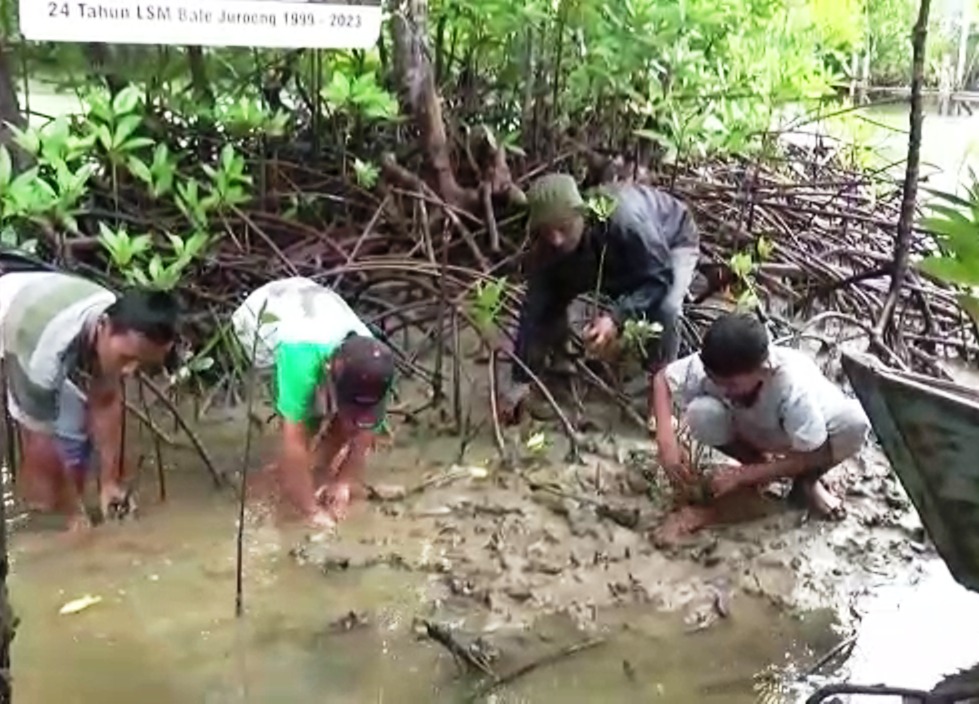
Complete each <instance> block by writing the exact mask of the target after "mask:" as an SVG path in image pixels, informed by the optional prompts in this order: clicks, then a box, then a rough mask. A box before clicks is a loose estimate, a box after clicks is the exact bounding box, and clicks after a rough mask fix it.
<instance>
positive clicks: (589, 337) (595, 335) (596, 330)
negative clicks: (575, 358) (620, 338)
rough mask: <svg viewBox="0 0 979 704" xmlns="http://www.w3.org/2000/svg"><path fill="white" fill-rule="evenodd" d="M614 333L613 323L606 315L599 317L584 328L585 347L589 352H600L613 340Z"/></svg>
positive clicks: (615, 329)
mask: <svg viewBox="0 0 979 704" xmlns="http://www.w3.org/2000/svg"><path fill="white" fill-rule="evenodd" d="M616 333H617V328H616V327H615V321H614V320H612V318H611V317H610V316H608V315H600V316H599V317H597V318H595V319H594V320H593V321H591V322H590V323H589V324H588V327H586V328H585V333H584V340H585V346H586V347H587V348H588V351H589V352H593V353H594V352H600V351H602V350H603V349H605V348H606V347H607V346H608V345H609V343H611V342H612V341H613V340H614V339H615V336H616Z"/></svg>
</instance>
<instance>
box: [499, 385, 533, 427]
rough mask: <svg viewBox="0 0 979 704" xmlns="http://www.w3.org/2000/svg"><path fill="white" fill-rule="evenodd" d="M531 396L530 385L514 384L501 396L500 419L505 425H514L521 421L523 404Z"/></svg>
mask: <svg viewBox="0 0 979 704" xmlns="http://www.w3.org/2000/svg"><path fill="white" fill-rule="evenodd" d="M529 395H530V384H513V385H512V386H511V387H510V388H508V389H506V390H505V391H503V393H501V394H500V408H499V418H500V422H501V423H503V424H504V425H512V424H514V423H516V422H517V421H518V420H519V419H520V411H521V408H522V407H523V402H524V401H525V400H527V397H528V396H529Z"/></svg>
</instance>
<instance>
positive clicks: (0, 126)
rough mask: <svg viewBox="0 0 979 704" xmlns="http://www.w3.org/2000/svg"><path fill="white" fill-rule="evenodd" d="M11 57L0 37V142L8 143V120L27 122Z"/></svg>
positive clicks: (19, 124)
mask: <svg viewBox="0 0 979 704" xmlns="http://www.w3.org/2000/svg"><path fill="white" fill-rule="evenodd" d="M11 59H12V52H11V51H10V50H9V49H7V45H6V41H5V40H4V39H3V38H2V37H0V144H9V140H10V130H9V129H8V128H7V123H8V122H9V123H10V124H12V125H15V126H17V127H23V126H24V125H25V124H26V123H27V120H26V119H25V118H24V114H23V113H22V112H21V111H20V103H19V102H18V100H17V82H16V81H15V80H14V72H13V69H12V68H11V65H12V63H13V62H12V61H11ZM12 156H13V154H12Z"/></svg>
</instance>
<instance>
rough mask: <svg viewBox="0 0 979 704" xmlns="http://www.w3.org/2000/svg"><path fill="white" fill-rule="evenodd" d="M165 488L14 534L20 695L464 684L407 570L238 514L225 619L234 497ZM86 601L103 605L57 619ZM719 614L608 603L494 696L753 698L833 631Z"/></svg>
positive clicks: (563, 629) (302, 693)
mask: <svg viewBox="0 0 979 704" xmlns="http://www.w3.org/2000/svg"><path fill="white" fill-rule="evenodd" d="M176 476H178V477H179V476H180V475H176ZM170 493H171V499H170V500H169V501H168V503H167V504H165V505H160V504H157V505H151V506H149V507H147V508H146V509H145V511H144V516H143V518H141V519H140V520H139V521H138V522H137V523H131V524H128V525H115V526H104V527H102V528H100V529H99V530H98V531H97V533H98V535H97V536H93V539H92V540H91V541H88V542H86V543H84V544H80V545H72V546H68V545H66V544H65V543H64V541H63V540H62V539H61V538H60V536H59V535H58V534H57V533H54V532H51V531H43V530H34V529H28V530H24V531H22V532H20V533H18V534H17V535H16V537H15V538H14V541H13V559H14V563H15V568H14V576H13V578H12V580H11V590H12V595H13V601H14V606H15V608H16V610H17V613H18V615H19V616H20V618H21V619H22V622H21V627H20V630H19V633H18V636H17V639H16V641H15V648H14V652H13V658H14V662H15V663H16V666H15V668H16V669H15V673H16V693H17V699H18V701H20V702H28V703H31V702H37V703H39V704H40V703H42V702H44V703H47V702H64V703H65V704H68V703H71V702H78V703H79V704H82V703H85V704H87V703H89V702H93V703H94V702H104V701H135V700H139V701H141V702H143V703H144V704H169V703H171V702H187V701H198V702H209V703H210V702H214V703H223V702H273V701H283V702H284V701H291V702H314V701H330V702H383V701H395V700H397V701H401V702H418V703H419V704H421V703H422V702H433V701H446V702H451V701H459V700H460V697H461V696H462V694H463V693H464V692H467V691H468V688H467V683H465V682H462V681H459V680H458V678H457V677H456V668H455V665H454V664H453V663H452V662H451V659H450V658H448V657H447V656H446V654H445V653H444V652H443V651H442V650H441V649H440V648H439V647H437V646H435V645H433V644H431V643H430V642H427V641H424V642H423V641H420V640H418V639H417V638H416V637H415V635H414V631H413V629H412V627H411V621H412V619H413V617H415V616H416V615H425V614H424V612H422V611H421V607H422V603H421V602H422V600H421V597H420V594H421V592H420V590H421V589H422V588H423V586H424V585H423V582H422V581H421V580H420V579H419V578H418V577H417V575H413V574H411V573H408V572H404V571H399V570H397V569H394V568H388V567H374V568H371V569H369V570H364V571H361V572H350V573H345V574H340V575H336V574H330V575H329V576H326V575H322V574H320V573H318V571H317V570H315V569H313V568H310V567H299V566H297V565H296V564H295V562H294V561H293V560H292V559H291V558H290V557H289V555H288V549H289V547H290V545H291V544H292V543H291V542H290V541H293V540H296V539H298V537H299V533H298V532H297V533H289V532H285V533H283V532H280V531H279V530H277V529H275V528H272V527H271V526H269V525H262V526H255V525H251V526H250V530H249V534H248V541H247V563H246V584H245V587H246V593H245V598H246V607H247V614H246V616H245V618H243V619H242V620H240V621H239V620H236V619H235V618H234V595H235V570H234V526H235V520H234V506H233V505H232V504H231V502H230V500H229V498H228V497H227V496H220V495H215V494H214V493H213V490H211V489H210V488H209V487H208V486H207V484H206V483H205V482H204V481H201V480H199V479H198V478H196V477H186V476H184V477H182V478H180V479H179V481H175V482H174V481H173V479H171V487H170ZM353 520H354V522H355V523H356V521H357V520H358V518H357V517H355V518H354V519H353ZM365 520H369V519H365ZM251 523H255V521H252V522H251ZM351 530H357V526H356V525H353V526H352V527H351ZM85 595H91V596H95V597H101V599H102V601H101V602H100V603H98V604H96V605H94V606H91V607H90V608H88V609H86V610H84V611H81V612H80V613H77V614H71V615H60V614H59V609H60V608H61V607H62V606H63V605H64V604H65V603H67V602H69V601H71V600H73V599H77V598H79V597H82V596H85ZM731 608H732V612H733V616H732V617H731V618H730V619H728V620H725V621H722V622H720V623H718V624H716V625H715V626H714V627H712V628H710V629H708V630H705V631H703V632H692V628H691V627H690V626H688V625H687V624H685V623H684V622H683V620H682V619H681V618H680V616H665V615H660V614H657V613H656V612H655V611H653V610H652V609H634V608H632V607H630V609H629V610H628V611H625V612H623V611H619V612H613V613H609V614H606V615H605V616H602V617H600V618H599V623H600V625H599V626H598V627H597V630H596V632H597V633H599V634H606V635H607V636H608V637H609V638H610V641H609V643H608V644H606V645H604V646H601V647H599V648H596V649H594V650H591V651H589V652H587V653H583V654H581V655H577V656H573V657H570V658H568V659H567V660H565V661H563V662H559V663H557V664H555V665H553V666H549V667H546V668H541V669H540V670H539V671H537V672H535V673H532V674H530V675H528V676H526V677H525V678H522V679H520V680H519V681H518V682H517V683H516V685H515V686H514V687H513V688H512V689H510V690H506V691H501V693H500V697H499V698H498V699H497V701H507V702H531V701H533V702H564V701H568V700H569V697H571V698H572V700H573V701H593V700H594V701H605V700H609V701H623V702H625V701H634V700H635V698H636V697H639V698H641V699H643V700H647V699H661V700H663V701H670V702H704V701H717V702H722V701H723V702H751V701H754V694H753V688H754V678H755V676H756V674H757V673H758V672H759V671H761V670H763V669H764V668H765V667H766V666H767V665H769V664H776V665H785V664H787V663H789V662H791V661H792V660H793V659H800V660H803V661H804V660H805V659H806V658H807V657H810V651H814V652H818V651H819V650H820V649H822V648H828V647H829V646H830V645H831V644H832V642H833V639H834V636H833V634H832V633H831V631H830V629H829V626H830V623H829V619H828V617H827V616H825V615H816V616H809V617H804V618H798V617H790V616H787V615H783V614H780V613H779V612H777V611H776V610H775V609H774V608H772V607H770V606H769V605H767V604H766V603H764V602H762V601H760V600H756V599H751V598H748V597H739V598H738V599H737V600H736V602H735V603H734V604H732V607H731ZM350 611H354V612H361V613H366V614H367V615H368V620H369V623H368V625H367V626H366V627H364V628H357V629H354V630H351V631H349V632H345V631H344V630H343V629H342V628H337V627H335V626H332V625H331V624H334V623H335V622H337V621H338V620H340V619H341V618H342V617H343V616H345V615H346V614H348V613H349V612H350ZM623 623H628V624H629V625H628V628H623V626H622V624H623ZM588 635H589V634H581V633H575V632H574V630H573V629H572V627H571V626H570V625H569V624H568V623H566V622H565V621H563V620H560V619H554V620H552V621H550V622H548V623H545V624H544V625H543V626H542V627H541V629H540V630H535V632H534V633H533V634H524V636H523V637H522V638H521V639H519V642H518V644H517V645H516V646H515V649H514V651H513V653H515V654H516V657H513V658H512V659H514V660H532V659H534V658H536V657H539V656H540V655H542V654H545V653H547V652H549V651H550V650H552V649H555V648H558V647H560V646H562V645H565V644H567V643H572V642H575V641H576V640H581V639H583V638H585V637H587V636H588ZM591 635H594V634H591ZM523 641H526V642H523Z"/></svg>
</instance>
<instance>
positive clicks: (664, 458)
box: [649, 369, 681, 466]
mask: <svg viewBox="0 0 979 704" xmlns="http://www.w3.org/2000/svg"><path fill="white" fill-rule="evenodd" d="M649 417H650V420H651V421H654V422H655V424H656V436H655V437H656V446H657V448H658V450H659V457H660V462H661V463H662V464H663V465H664V466H671V465H678V464H680V462H681V456H680V445H679V443H678V442H677V437H676V430H675V429H674V428H673V395H672V393H671V392H670V385H669V383H668V382H667V380H666V370H665V369H661V370H660V371H658V372H656V375H655V376H654V377H653V383H652V384H651V385H650V392H649ZM650 430H652V428H650Z"/></svg>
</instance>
